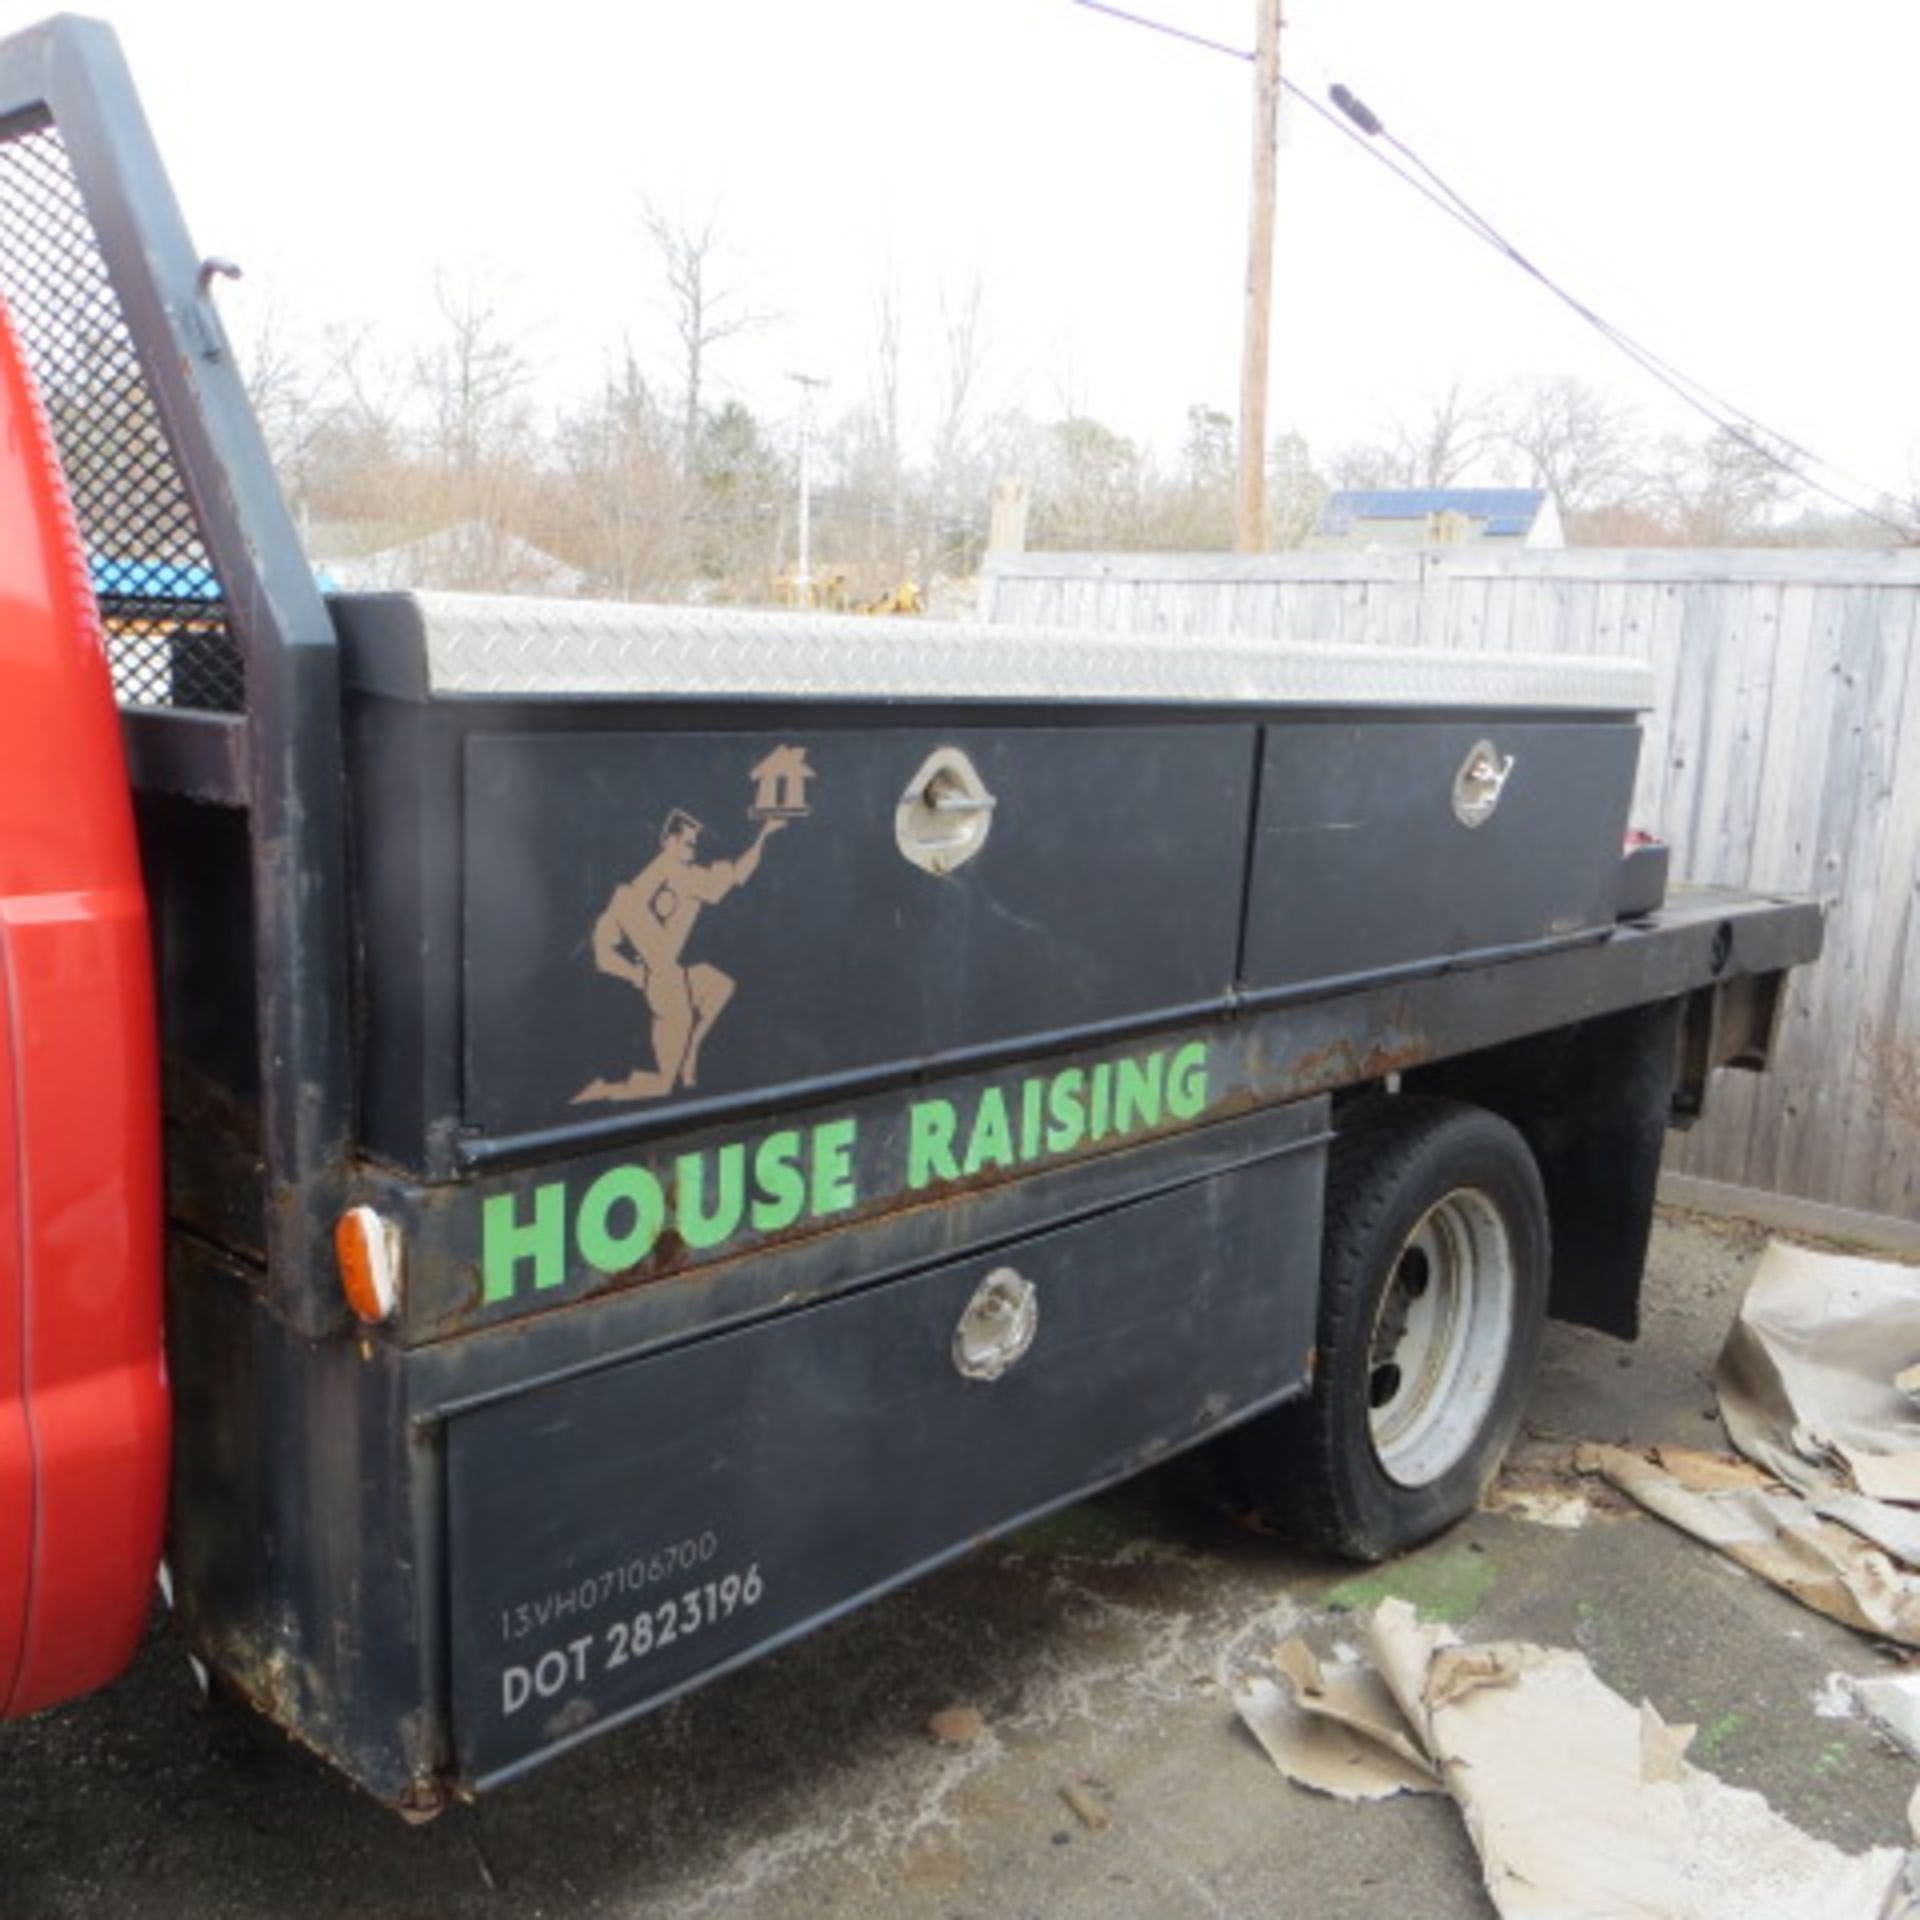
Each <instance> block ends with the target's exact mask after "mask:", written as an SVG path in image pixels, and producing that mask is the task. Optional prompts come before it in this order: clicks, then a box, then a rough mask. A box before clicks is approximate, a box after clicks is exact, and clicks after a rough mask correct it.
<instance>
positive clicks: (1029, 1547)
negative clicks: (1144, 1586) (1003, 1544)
mask: <svg viewBox="0 0 1920 1920" xmlns="http://www.w3.org/2000/svg"><path fill="white" fill-rule="evenodd" d="M1137 1537H1138V1535H1137V1530H1136V1529H1135V1528H1133V1527H1130V1526H1129V1525H1128V1524H1127V1522H1126V1520H1125V1519H1124V1518H1123V1517H1122V1516H1121V1515H1119V1514H1115V1513H1111V1512H1109V1511H1108V1510H1107V1509H1106V1508H1104V1507H1100V1506H1084V1507H1068V1508H1066V1509H1065V1510H1064V1511H1062V1512H1060V1513H1052V1514H1049V1515H1048V1516H1047V1517H1046V1519H1044V1520H1036V1521H1035V1522H1034V1523H1033V1524H1032V1526H1030V1527H1022V1528H1021V1529H1020V1531H1019V1532H1018V1533H1016V1534H1015V1535H1014V1536H1013V1538H1012V1541H1011V1545H1012V1546H1013V1547H1014V1549H1015V1550H1016V1551H1017V1552H1021V1553H1033V1554H1043V1555H1056V1556H1060V1557H1063V1558H1067V1559H1075V1560H1088V1559H1097V1560H1105V1559H1109V1558H1111V1557H1112V1556H1113V1555H1114V1554H1116V1553H1118V1552H1119V1551H1120V1549H1121V1548H1122V1547H1124V1546H1126V1545H1127V1544H1128V1542H1129V1541H1131V1540H1134V1539H1135V1538H1137Z"/></svg>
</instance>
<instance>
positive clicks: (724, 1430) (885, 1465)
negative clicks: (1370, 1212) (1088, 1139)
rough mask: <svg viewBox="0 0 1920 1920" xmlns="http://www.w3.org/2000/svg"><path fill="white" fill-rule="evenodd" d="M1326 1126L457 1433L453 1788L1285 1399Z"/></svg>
mask: <svg viewBox="0 0 1920 1920" xmlns="http://www.w3.org/2000/svg"><path fill="white" fill-rule="evenodd" d="M1323 1114H1324V1107H1323V1106H1322V1105H1321V1103H1318V1102H1314V1103H1311V1104H1310V1105H1309V1106H1307V1107H1305V1108H1302V1109H1295V1110H1293V1111H1292V1113H1291V1114H1290V1115H1276V1116H1275V1117H1276V1120H1277V1121H1280V1122H1288V1121H1291V1125H1290V1126H1289V1127H1288V1132H1289V1133H1290V1134H1291V1135H1292V1137H1293V1140H1294V1142H1295V1144H1292V1145H1290V1146H1288V1147H1286V1148H1284V1149H1283V1150H1280V1151H1277V1152H1275V1153H1273V1154H1272V1155H1271V1156H1270V1157H1267V1158H1264V1159H1260V1160H1256V1161H1255V1162H1253V1163H1252V1164H1250V1165H1247V1166H1244V1167H1240V1168H1237V1169H1235V1170H1233V1171H1231V1172H1227V1173H1222V1174H1217V1175H1214V1176H1212V1177H1210V1178H1208V1179H1206V1180H1203V1181H1200V1182H1198V1183H1196V1184H1193V1185H1189V1186H1185V1187H1181V1188H1178V1189H1175V1190H1174V1191H1172V1192H1168V1193H1163V1194H1160V1195H1157V1196H1155V1197H1152V1198H1148V1199H1143V1200H1139V1201H1135V1202H1133V1203H1131V1204H1129V1205H1127V1206H1124V1207H1120V1208H1117V1209H1115V1210H1114V1211H1112V1212H1110V1213H1106V1214H1102V1215H1100V1216H1099V1217H1098V1218H1096V1219H1092V1220H1087V1221H1082V1222H1080V1223H1078V1224H1075V1225H1071V1226H1066V1227H1062V1228H1059V1229H1057V1230H1056V1231H1053V1232H1050V1233H1045V1234H1041V1235H1038V1236H1035V1237H1034V1238H1031V1239H1028V1240H1024V1241H1020V1242H1018V1243H1016V1244H1015V1245H1013V1246H1011V1247H1003V1248H1001V1249H999V1250H998V1251H996V1252H990V1253H982V1254H978V1255H975V1256H973V1257H971V1258H967V1259H962V1260H958V1261H955V1262H953V1263H952V1264H950V1265H947V1266H942V1267H938V1268H935V1269H932V1270H931V1271H928V1272H925V1273H922V1274H918V1275H914V1276H911V1277H908V1278H904V1279H900V1280H896V1281H891V1282H888V1283H885V1284H883V1285H881V1286H878V1287H874V1288H872V1289H869V1290H867V1291H865V1292H863V1293H859V1294H855V1295H851V1296H848V1297H844V1298H841V1299H838V1300H834V1301H830V1302H828V1303H825V1304H823V1305H821V1306H818V1307H814V1308H810V1309H807V1310H805V1311H802V1312H798V1313H794V1314H790V1315H787V1316H784V1317H782V1318H780V1319H777V1320H772V1321H763V1322H760V1323H757V1324H756V1325H754V1326H751V1327H747V1328H744V1329H741V1330H739V1331H735V1332H731V1333H725V1334H720V1335H716V1336H715V1337H713V1338H711V1339H707V1340H703V1341H699V1342H697V1343H694V1344H692V1345H689V1346H686V1347H681V1348H676V1349H672V1350H670V1351H667V1352H664V1353H660V1354H657V1355H650V1356H645V1357H641V1358H637V1359H633V1360H630V1361H625V1362H621V1363H618V1364H616V1365H614V1366H611V1367H609V1368H607V1369H605V1370H602V1371H597V1372H595V1373H592V1374H588V1375H584V1376H579V1377H576V1378H573V1379H571V1380H566V1381H561V1382H557V1383H554V1384H550V1385H548V1386H544V1387H535V1388H530V1389H529V1390H528V1391H527V1392H525V1393H523V1394H520V1395H517V1396H515V1397H512V1398H510V1399H506V1400H502V1401H498V1402H494V1403H491V1404H489V1405H486V1406H484V1407H480V1408H478V1409H475V1410H473V1411H470V1412H466V1413H462V1414H459V1415H457V1416H455V1417H454V1418H453V1419H452V1420H451V1421H450V1422H449V1428H448V1434H447V1475H448V1526H449V1541H448V1554H449V1594H450V1606H451V1620H450V1623H449V1626H450V1639H451V1654H452V1681H453V1698H452V1707H453V1722H454V1735H455V1744H456V1750H457V1755H458V1759H459V1763H460V1770H461V1773H462V1775H463V1776H464V1777H465V1778H466V1779H467V1780H468V1781H470V1782H475V1783H480V1784H484V1783H486V1782H487V1781H489V1780H491V1779H497V1778H499V1777H501V1776H502V1775H504V1774H507V1773H511V1772H513V1771H514V1770H516V1769H517V1768H518V1767H520V1766H521V1765H523V1764H524V1763H526V1762H527V1761H529V1760H531V1759H533V1758H534V1757H536V1756H537V1755H539V1754H540V1753H541V1752H542V1751H543V1750H545V1749H548V1748H551V1747H553V1746H554V1745H556V1744H559V1743H563V1742H567V1741H570V1740H573V1739H576V1738H578V1737H580V1736H581V1735H583V1734H585V1733H586V1732H588V1731H589V1730H591V1729H594V1728H597V1727H601V1726H604V1725H606V1724H607V1723H608V1722H609V1721H611V1720H614V1719H616V1718H622V1717H625V1716H627V1715H629V1714H631V1713H634V1712H637V1711H638V1710H640V1709H641V1708H643V1707H645V1706H648V1705H650V1704H652V1703H654V1702H657V1701H659V1700H661V1699H663V1698H664V1697H666V1696H667V1695H669V1694H672V1693H676V1692H679V1691H681V1690H683V1689H684V1688H685V1687H686V1686H688V1685H689V1684H690V1683H691V1682H693V1681H694V1680H696V1679H698V1678H700V1677H702V1676H704V1675H708V1674H711V1673H713V1672H714V1671H716V1670H718V1669H721V1668H724V1667H728V1666H733V1665H737V1664H739V1663H740V1662H742V1661H743V1660H745V1659H746V1658H748V1657H749V1656H750V1655H752V1654H753V1653H755V1652H758V1651H760V1650H763V1649H765V1648H767V1647H769V1646H771V1645H773V1644H775V1643H777V1642H779V1641H781V1640H784V1639H789V1638H792V1637H793V1636H795V1635H796V1634H797V1633H799V1632H801V1631H802V1630H804V1629H805V1628H807V1627H808V1626H810V1625H813V1624H816V1623H818V1622H820V1621H822V1620H824V1619H826V1618H828V1617H829V1616H831V1615H833V1614H835V1613H838V1612H841V1611H843V1610H845V1609H846V1608H847V1607H848V1606H850V1605H852V1604H853V1603H854V1602H856V1601H858V1600H860V1599H863V1598H865V1597H867V1596H870V1595H872V1594H874V1593H877V1592H879V1591H881V1590H882V1589H884V1588H886V1587H889V1586H893V1585H896V1584H898V1583H899V1582H901V1581H902V1580H904V1579H906V1578H908V1577H910V1576H911V1575H912V1574H914V1573H915V1572H917V1571H919V1570H921V1569H923V1568H925V1567H927V1566H929V1565H931V1564H933V1563H934V1562H936V1561H938V1560H940V1559H942V1558H945V1557H947V1556H949V1555H951V1554H953V1553H955V1552H958V1551H960V1550H962V1549H964V1548H965V1547H966V1546H968V1545H969V1544H971V1543H973V1542H975V1541H977V1540H978V1539H979V1538H980V1537H981V1536H982V1535H984V1534H987V1533H991V1532H995V1531H998V1530H1001V1529H1004V1528H1006V1527H1008V1526H1011V1525H1013V1524H1015V1523H1017V1522H1018V1521H1020V1520H1021V1519H1023V1518H1025V1517H1027V1516H1028V1515H1030V1514H1033V1513H1036V1512H1038V1511H1040V1510H1042V1509H1044V1508H1046V1507H1049V1506H1052V1505H1055V1504H1057V1503H1059V1502H1061V1501H1064V1500H1067V1499H1070V1498H1072V1497H1073V1496H1074V1495H1075V1494H1077V1493H1079V1492H1081V1491H1083V1490H1087V1489H1090V1488H1093V1487H1096V1486H1100V1485H1103V1484H1105V1483H1107V1482H1110V1481H1113V1480H1116V1479H1119V1478H1121V1477H1123V1476H1124V1475H1126V1474H1128V1473H1131V1472H1133V1471H1135V1470H1136V1469H1138V1468H1141V1467H1144V1466H1147V1465H1148V1464H1150V1463H1151V1462H1153V1461H1155V1460H1158V1459H1160V1458H1162V1457H1164V1456H1166V1455H1168V1454H1171V1453H1174V1452H1177V1451H1178V1450H1179V1449H1180V1448H1181V1447H1183V1446H1185V1445H1188V1444H1190V1443H1192V1442H1193V1441H1195V1440H1197V1439H1199V1438H1201V1437H1202V1436H1203V1435H1204V1434H1206V1433H1208V1432H1209V1431H1211V1430H1212V1429H1214V1428H1215V1427H1218V1426H1220V1425H1222V1424H1224V1423H1225V1422H1227V1421H1228V1420H1230V1419H1231V1418H1233V1417H1234V1416H1235V1415H1237V1414H1240V1413H1243V1412H1246V1411H1247V1410H1249V1409H1251V1408H1253V1407H1255V1406H1258V1405H1260V1404H1263V1403H1265V1402H1267V1401H1270V1400H1273V1399H1275V1398H1277V1397H1278V1396H1280V1395H1281V1394H1282V1393H1284V1392H1285V1391H1287V1390H1288V1389H1290V1388H1292V1387H1294V1386H1296V1385H1298V1384H1299V1383H1301V1382H1302V1381H1303V1380H1304V1379H1305V1377H1306V1372H1307V1367H1308V1357H1309V1350H1310V1348H1311V1345H1312V1341H1313V1322H1314V1291H1315V1282H1316V1279H1317V1268H1318V1259H1319V1244H1320V1205H1321V1181H1322V1168H1323V1160H1324V1155H1323V1151H1322V1149H1321V1147H1320V1146H1319V1144H1318V1138H1319V1128H1318V1125H1317V1124H1315V1123H1317V1122H1318V1120H1319V1119H1320V1117H1321V1116H1322V1115H1323ZM1302 1122H1305V1123H1307V1124H1305V1125H1303V1124H1302ZM984 1283H991V1284H988V1285H987V1286H986V1291H985V1293H984V1294H983V1292H982V1289H983V1284H984ZM1029 1289H1030V1291H1029ZM970 1306H972V1308H973V1311H972V1313H971V1314H969V1307H970ZM1028 1308H1030V1309H1031V1324H1030V1326H1029V1324H1028V1320H1027V1315H1026V1309H1028ZM963 1320H964V1321H965V1323H966V1324H965V1325H964V1326H963V1324H962V1323H963ZM1023 1340H1024V1343H1025V1344H1024V1350H1022V1345H1023ZM963 1362H964V1363H965V1365H966V1368H967V1370H966V1371H963V1370H962V1363H963ZM996 1368H999V1369H1000V1370H999V1371H997V1374H996V1371H995V1370H996ZM990 1376H991V1377H990Z"/></svg>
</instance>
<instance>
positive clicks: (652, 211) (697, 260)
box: [640, 201, 765, 474]
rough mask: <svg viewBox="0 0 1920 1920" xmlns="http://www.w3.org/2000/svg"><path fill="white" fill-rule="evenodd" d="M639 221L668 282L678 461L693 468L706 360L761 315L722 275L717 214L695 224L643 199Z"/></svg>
mask: <svg viewBox="0 0 1920 1920" xmlns="http://www.w3.org/2000/svg"><path fill="white" fill-rule="evenodd" d="M640 223H641V225H642V227H643V228H644V229H645V231H646V235H647V238H648V239H649V240H651V241H652V242H653V249H654V252H655V253H656V254H657V255H658V256H659V260H660V268H661V271H662V272H663V273H664V274H665V276H666V282H667V317H668V318H669V320H670V321H671V322H672V324H673V331H674V337H675V339H676V340H677V341H678V342H679V345H680V369H681V427H680V465H681V470H682V471H683V472H685V473H689V474H690V473H691V472H692V471H693V467H694V463H695V461H696V459H697V458H698V456H699V451H700V420H701V410H702V408H703V407H704V406H705V404H706V390H707V382H708V375H709V368H708V360H709V357H710V355H711V354H712V352H713V350H714V348H715V347H717V346H719V345H720V343H721V342H722V341H724V340H731V339H732V338H733V337H734V335H735V334H738V333H744V332H745V331H746V330H747V329H748V328H749V327H754V326H758V325H760V324H761V323H762V322H763V321H764V319H765V315H763V314H759V313H756V312H754V311H753V310H752V309H750V308H749V307H747V306H746V305H744V304H743V301H742V297H741V294H740V292H739V290H738V289H737V288H735V287H732V286H729V285H727V284H726V283H725V281H724V280H723V278H722V277H721V271H720V263H721V255H722V252H723V249H724V245H725V243H724V241H723V239H722V237H721V232H720V223H719V216H718V214H717V213H714V212H712V211H709V212H708V214H707V215H706V217H705V218H704V219H703V220H701V221H700V222H699V223H698V224H697V225H696V224H694V223H692V222H689V221H684V220H673V219H670V218H669V217H668V216H667V215H666V214H665V213H663V212H662V211H661V209H660V208H659V207H658V206H656V205H655V204H654V203H653V202H652V201H646V202H644V203H643V204H642V206H641V210H640Z"/></svg>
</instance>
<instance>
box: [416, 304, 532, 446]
mask: <svg viewBox="0 0 1920 1920" xmlns="http://www.w3.org/2000/svg"><path fill="white" fill-rule="evenodd" d="M434 305H435V307H436V308H437V309H438V311H439V315H440V322H441V330H440V334H439V337H438V339H436V340H435V341H434V342H433V344H432V345H431V346H429V347H428V348H426V349H425V350H424V351H423V352H421V353H419V354H417V355H415V357H414V363H413V370H414V378H415V381H416V382H417V385H418V390H419V393H420V397H421V399H422V400H423V401H424V403H425V405H426V408H427V418H428V436H429V439H428V445H429V448H430V450H431V452H432V453H433V455H434V457H435V458H436V459H438V460H439V462H440V463H441V465H442V466H443V467H445V468H446V469H448V470H449V471H450V472H452V473H454V474H456V475H460V476H463V477H467V478H472V477H473V476H476V475H478V474H479V473H480V471H481V469H482V467H483V466H485V465H487V464H489V463H491V462H494V461H497V460H499V459H501V458H503V457H510V456H511V455H512V454H514V453H516V452H519V451H521V450H522V449H523V448H524V444H525V441H526V439H527V437H528V432H529V428H530V425H531V415H530V413H529V410H528V406H527V398H526V395H527V388H528V386H529V384H530V383H531V381H532V379H533V366H532V362H531V361H530V360H529V359H528V358H527V355H526V352H525V350H524V349H523V348H522V346H521V344H520V342H519V341H518V340H517V339H516V338H514V337H513V335H512V334H511V333H510V332H509V331H508V328H507V323H506V320H505V318H504V316H503V315H502V313H501V310H500V308H499V306H498V305H497V304H496V303H495V301H494V299H493V298H492V296H491V295H490V294H489V293H487V292H485V291H483V289H482V287H481V285H480V283H479V281H478V279H477V277H475V276H473V275H469V276H468V277H467V278H466V279H464V280H462V281H459V282H456V281H454V280H452V279H451V278H449V277H448V276H446V275H438V276H436V277H435V280H434Z"/></svg>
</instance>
